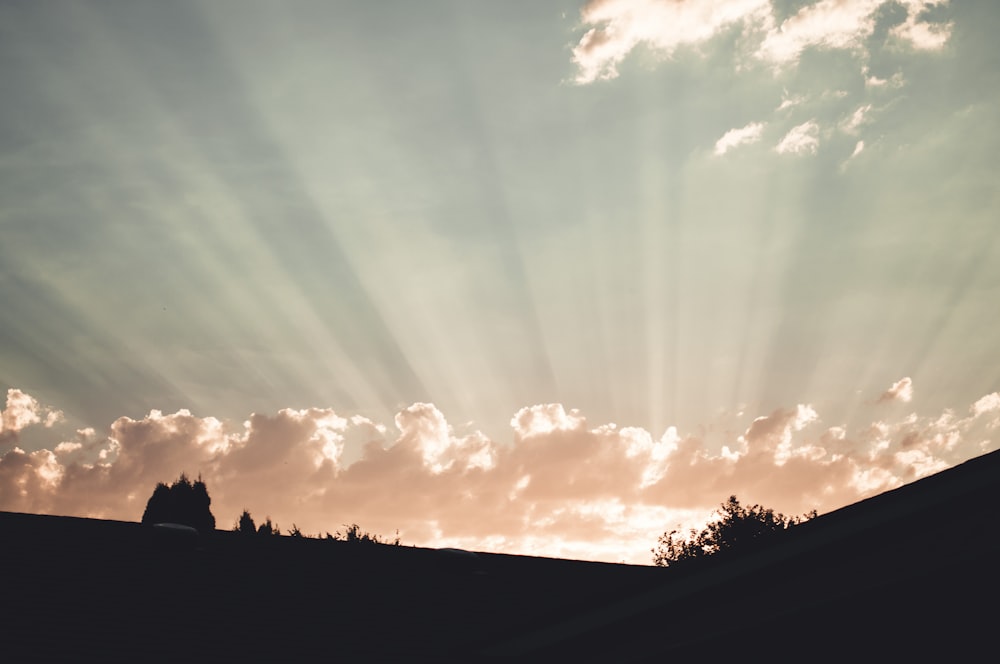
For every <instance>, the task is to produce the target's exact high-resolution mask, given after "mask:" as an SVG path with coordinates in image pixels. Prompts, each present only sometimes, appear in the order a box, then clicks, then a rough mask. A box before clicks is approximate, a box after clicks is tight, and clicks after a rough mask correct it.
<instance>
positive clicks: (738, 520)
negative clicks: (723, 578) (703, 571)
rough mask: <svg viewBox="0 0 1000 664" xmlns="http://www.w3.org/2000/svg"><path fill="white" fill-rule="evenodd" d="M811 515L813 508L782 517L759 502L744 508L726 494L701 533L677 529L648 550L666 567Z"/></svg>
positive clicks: (739, 542) (729, 547) (771, 531)
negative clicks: (685, 533)
mask: <svg viewBox="0 0 1000 664" xmlns="http://www.w3.org/2000/svg"><path fill="white" fill-rule="evenodd" d="M815 516H816V510H813V511H812V512H809V513H808V514H805V515H803V516H801V517H786V516H785V515H784V514H781V513H780V512H775V511H774V510H773V509H770V508H765V507H762V506H761V505H752V506H750V507H744V506H743V505H740V501H739V500H737V498H736V496H730V497H729V500H727V501H726V502H724V503H722V505H721V507H720V509H719V510H718V512H717V518H716V519H715V520H714V521H712V522H711V523H709V524H708V525H707V526H706V527H705V529H704V530H702V531H701V532H696V531H695V530H694V528H692V529H691V531H690V532H689V534H688V536H687V537H683V536H681V534H680V531H678V530H672V531H670V532H669V533H664V534H663V535H661V536H660V539H659V546H658V547H657V548H655V549H653V550H652V551H653V563H654V564H656V565H659V566H661V567H669V566H670V565H674V564H676V563H678V562H682V561H685V560H691V559H694V558H702V557H704V556H710V555H712V554H713V553H718V552H719V551H725V550H728V549H734V548H736V547H739V546H743V545H746V544H747V543H749V542H751V541H754V540H759V539H761V538H763V537H766V536H768V535H770V534H773V533H775V532H778V531H782V530H786V529H787V528H791V527H792V526H795V525H798V524H799V523H802V522H803V521H808V520H809V519H811V518H813V517H815Z"/></svg>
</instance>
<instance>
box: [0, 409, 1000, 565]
mask: <svg viewBox="0 0 1000 664" xmlns="http://www.w3.org/2000/svg"><path fill="white" fill-rule="evenodd" d="M25 396H26V395H25ZM19 398H21V397H19ZM29 398H30V397H29ZM15 401H16V400H15ZM24 401H25V400H24V399H23V398H21V402H24ZM21 402H18V403H21ZM38 408H41V406H38V407H35V410H36V411H37V409H38ZM968 412H969V414H968V416H966V417H958V416H956V415H955V414H954V413H953V412H951V411H946V412H945V413H943V414H940V415H938V416H936V417H918V416H916V415H910V416H907V417H905V418H904V419H902V420H900V421H896V422H886V421H880V420H879V421H875V422H873V423H872V424H871V425H870V426H867V427H863V428H861V429H859V430H857V431H848V430H847V429H846V428H845V427H843V426H828V425H825V424H824V423H822V421H821V416H820V414H819V413H817V412H816V410H815V409H814V408H812V407H811V406H809V405H806V404H800V405H797V406H795V407H793V408H787V409H779V410H776V411H774V412H773V413H771V414H769V415H765V416H761V417H758V418H756V419H754V420H752V421H750V422H748V423H747V425H746V428H745V429H744V431H743V433H742V434H741V435H738V436H735V437H734V438H733V439H732V440H724V441H721V442H722V443H723V444H722V445H721V446H720V445H717V444H716V443H718V442H719V441H715V442H714V443H711V444H710V442H709V441H706V440H704V439H702V438H700V437H698V436H682V435H680V434H679V433H678V432H677V431H676V429H674V428H673V427H671V428H669V429H668V430H667V431H666V432H665V433H664V434H663V435H661V436H660V437H655V436H653V435H652V434H651V433H650V432H648V431H646V430H644V429H641V428H638V427H618V426H616V425H614V424H601V425H596V426H595V425H592V424H590V423H588V422H587V419H586V417H585V416H584V415H583V414H581V413H579V412H577V411H574V410H568V409H566V408H565V407H564V406H562V405H561V404H541V405H535V406H529V407H526V408H522V409H521V410H519V411H518V412H517V413H516V414H515V415H514V416H513V417H512V419H511V427H512V430H513V436H512V440H511V441H509V442H504V443H500V442H497V441H493V440H490V439H488V438H487V437H486V436H484V435H483V434H481V433H479V432H472V433H466V434H461V435H459V434H458V433H456V432H455V430H454V429H453V428H452V427H451V426H450V425H449V424H448V422H447V420H446V418H445V416H444V414H443V413H441V412H440V411H439V410H438V409H437V408H436V407H435V406H434V405H432V404H426V403H418V404H413V405H412V406H410V407H408V408H405V409H403V410H402V411H400V412H399V413H398V414H397V416H396V418H395V429H396V431H395V433H392V434H390V433H389V429H387V428H386V427H384V426H380V425H378V424H377V423H374V422H371V421H369V420H366V419H365V418H362V417H358V416H355V417H345V416H343V415H341V414H338V413H335V412H334V411H333V410H330V409H324V408H310V409H302V410H293V409H283V410H280V411H278V412H277V413H275V414H273V415H266V414H260V413H256V414H253V415H251V416H250V418H249V419H247V421H245V422H243V423H242V424H234V423H227V422H222V421H220V420H218V419H216V418H213V417H199V416H195V415H193V414H192V413H190V412H189V411H186V410H180V411H178V412H176V413H172V414H163V413H161V412H158V411H152V412H150V413H149V415H147V416H146V417H144V418H142V419H139V420H133V419H130V418H124V417H123V418H119V419H118V420H116V421H115V422H114V423H112V425H111V426H110V428H109V429H108V430H107V432H106V434H104V435H98V434H96V433H95V432H94V431H93V430H92V429H83V430H80V431H78V432H77V433H76V435H75V436H73V437H72V438H71V439H70V440H54V441H53V442H52V444H51V448H45V449H38V450H35V451H31V452H28V451H25V450H22V449H20V448H17V447H15V448H13V449H11V450H9V451H8V452H7V453H6V454H3V456H2V457H0V509H5V510H16V511H28V512H45V513H53V514H71V515H81V516H99V517H104V518H119V519H127V520H138V518H139V517H140V516H141V514H142V510H143V508H144V506H145V502H146V500H147V498H148V497H149V495H150V493H151V492H152V489H153V487H154V486H155V484H156V483H157V482H160V481H169V480H171V479H175V478H176V477H177V476H178V475H179V474H180V473H181V472H186V473H188V474H189V475H198V474H200V475H201V476H202V478H203V479H204V480H205V482H206V483H207V485H208V487H209V492H210V495H211V497H212V501H213V502H212V509H213V513H214V514H215V516H216V519H217V523H218V524H219V527H222V528H225V527H228V526H229V525H230V524H232V523H233V522H234V521H235V520H236V517H237V516H238V515H239V513H240V512H241V511H242V510H243V509H244V508H246V509H249V510H250V511H251V512H252V513H253V514H254V515H255V516H256V517H258V519H261V518H263V517H265V516H270V517H271V518H272V519H274V520H275V521H277V522H278V523H279V524H280V525H281V526H282V527H284V528H288V527H290V526H291V525H292V523H295V524H297V525H298V526H299V527H300V528H301V529H302V530H303V531H304V532H307V533H322V532H325V531H331V532H332V531H334V530H337V529H338V528H340V527H342V525H343V524H345V523H350V522H358V523H361V524H362V525H363V526H364V527H365V528H366V529H369V530H372V531H375V532H380V533H382V534H386V535H389V534H392V533H393V532H394V531H396V530H397V529H398V530H399V532H400V536H401V537H402V539H403V541H404V542H406V543H411V544H417V545H427V546H461V547H465V548H474V549H484V550H503V551H509V552H522V553H533V554H540V555H552V556H570V557H582V558H592V559H603V560H613V561H618V560H627V561H630V562H638V563H646V562H649V549H650V548H651V547H652V546H653V545H654V544H655V541H656V537H657V535H659V534H660V533H662V532H663V531H664V530H668V529H672V528H674V527H675V526H677V525H682V526H685V527H686V526H689V525H698V524H699V523H700V522H703V521H704V520H705V519H706V518H707V517H708V516H709V515H710V513H711V511H712V509H713V508H714V507H715V506H716V505H717V504H718V503H719V502H721V501H722V500H724V499H725V498H726V497H727V496H728V495H730V494H733V493H735V494H736V495H738V496H739V497H740V498H741V499H742V500H744V501H746V502H760V503H763V504H766V505H768V506H771V507H774V508H776V509H778V510H780V511H783V512H785V513H790V514H798V513H802V512H805V511H807V510H810V509H818V510H819V511H821V512H822V511H826V510H830V509H834V508H836V507H839V506H842V505H845V504H848V503H850V502H854V501H855V500H857V499H859V498H861V497H863V496H867V495H871V494H873V493H876V492H878V491H882V490H885V489H889V488H892V487H895V486H898V485H900V484H902V483H904V482H908V481H911V480H913V479H916V478H918V477H921V476H923V475H926V474H929V473H932V472H935V471H936V470H940V469H943V468H945V467H947V466H949V465H952V464H954V463H957V462H959V461H962V460H964V459H965V458H968V457H971V456H975V455H976V454H979V453H981V452H984V451H988V450H989V449H993V448H995V447H996V446H997V444H996V437H997V430H998V424H1000V397H998V396H997V395H996V394H993V395H987V396H984V397H983V398H982V399H979V400H978V401H977V402H976V403H975V404H973V405H972V406H970V407H969V411H968ZM28 419H31V418H30V417H29V418H28ZM18 421H21V422H27V420H25V419H23V418H22V419H21V420H18ZM40 423H41V418H39V420H38V421H33V422H31V423H28V424H25V426H33V425H37V424H40ZM348 440H350V441H354V442H353V443H352V444H357V445H358V446H359V447H358V449H352V450H351V454H345V447H346V445H347V442H346V441H348ZM357 441H362V442H361V443H357ZM710 450H711V451H710ZM345 457H350V458H351V459H352V460H351V461H349V462H348V461H345Z"/></svg>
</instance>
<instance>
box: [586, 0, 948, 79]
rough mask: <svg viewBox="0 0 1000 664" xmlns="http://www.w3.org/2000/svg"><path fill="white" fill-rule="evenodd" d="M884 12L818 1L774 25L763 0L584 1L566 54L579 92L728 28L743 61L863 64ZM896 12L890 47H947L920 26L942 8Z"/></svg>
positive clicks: (920, 4) (877, 1)
mask: <svg viewBox="0 0 1000 664" xmlns="http://www.w3.org/2000/svg"><path fill="white" fill-rule="evenodd" d="M891 4H893V0H820V1H819V2H815V3H812V4H808V5H806V6H805V7H802V8H801V9H799V11H798V12H796V13H795V14H793V15H792V16H790V17H788V18H786V19H785V20H784V21H781V22H780V23H779V22H778V20H777V18H776V16H775V14H774V10H773V8H772V6H771V3H770V2H768V1H767V0H699V1H698V2H691V1H680V0H591V1H590V2H588V3H587V4H586V5H585V6H584V7H583V9H582V10H581V12H580V16H581V22H582V24H583V26H585V27H588V30H587V31H586V33H585V34H584V35H583V36H582V37H581V38H580V41H579V42H578V43H577V44H576V46H575V47H574V48H573V58H572V59H573V62H574V63H575V64H576V66H577V74H576V78H575V80H576V82H577V83H580V84H585V83H591V82H593V81H597V80H602V79H611V78H615V77H617V76H618V66H619V65H620V64H621V62H622V61H623V60H624V59H625V57H626V56H627V55H628V54H629V53H631V52H632V51H633V50H634V49H636V48H638V47H640V46H644V47H646V48H648V49H650V50H652V51H654V52H657V53H660V54H662V55H664V56H670V55H672V54H673V53H674V52H675V51H676V50H677V49H678V48H681V47H683V46H695V45H699V44H703V43H705V42H707V41H708V40H710V39H712V38H713V37H715V36H717V35H719V34H721V33H722V32H723V31H725V30H728V29H731V28H732V27H734V26H739V27H741V28H742V30H743V34H744V37H745V39H744V40H743V42H745V43H751V44H752V43H756V46H755V47H754V48H753V50H751V51H748V52H747V53H745V54H744V56H745V57H747V58H753V59H756V60H759V61H761V62H766V63H770V64H772V65H775V66H778V67H783V66H787V65H793V64H795V63H797V62H798V60H799V57H800V56H801V55H802V53H803V52H804V51H805V50H807V49H810V48H818V49H827V50H841V51H849V52H853V53H856V54H857V55H858V57H859V58H861V59H862V60H863V59H865V58H867V55H868V54H867V52H866V50H865V42H866V40H867V39H868V38H869V37H870V36H871V35H872V34H873V32H874V30H875V20H876V15H877V12H878V10H879V9H880V8H882V7H883V6H887V5H891ZM901 4H902V5H903V6H904V8H905V9H906V12H907V13H906V18H905V19H904V21H903V22H902V23H900V24H899V25H896V26H894V27H893V28H892V30H891V33H890V34H891V36H892V37H893V38H894V39H895V40H896V41H898V42H900V43H901V44H904V45H907V46H909V47H912V48H914V49H918V50H938V49H940V48H942V47H943V46H944V44H946V43H947V41H948V39H949V38H950V36H951V28H952V25H951V24H950V23H929V22H927V21H925V20H923V16H924V12H925V10H926V9H928V8H930V7H932V6H937V5H946V4H947V0H942V1H941V2H937V3H935V2H929V1H927V0H902V3H901ZM754 39H756V40H757V41H756V42H754ZM874 80H875V81H878V80H879V79H874Z"/></svg>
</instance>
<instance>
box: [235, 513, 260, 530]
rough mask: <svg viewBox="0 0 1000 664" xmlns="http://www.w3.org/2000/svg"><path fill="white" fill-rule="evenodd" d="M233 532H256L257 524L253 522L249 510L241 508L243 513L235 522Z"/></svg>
mask: <svg viewBox="0 0 1000 664" xmlns="http://www.w3.org/2000/svg"><path fill="white" fill-rule="evenodd" d="M233 532H236V533H240V534H241V535H256V534H257V524H255V523H254V522H253V517H252V516H250V512H249V511H247V510H243V514H241V515H240V520H239V521H237V522H236V526H235V527H234V528H233Z"/></svg>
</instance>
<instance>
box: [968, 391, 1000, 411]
mask: <svg viewBox="0 0 1000 664" xmlns="http://www.w3.org/2000/svg"><path fill="white" fill-rule="evenodd" d="M998 411H1000V392H994V393H992V394H987V395H986V396H984V397H983V398H982V399H980V400H979V401H977V402H976V403H974V404H972V416H973V417H979V416H980V415H984V414H986V413H996V412H998Z"/></svg>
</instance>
